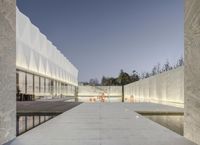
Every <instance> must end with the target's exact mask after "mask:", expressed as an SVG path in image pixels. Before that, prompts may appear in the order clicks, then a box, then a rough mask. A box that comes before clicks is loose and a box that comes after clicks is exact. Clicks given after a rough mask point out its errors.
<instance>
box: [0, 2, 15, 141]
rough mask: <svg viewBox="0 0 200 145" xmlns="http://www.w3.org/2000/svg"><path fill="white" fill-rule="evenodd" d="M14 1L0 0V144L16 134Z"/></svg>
mask: <svg viewBox="0 0 200 145" xmlns="http://www.w3.org/2000/svg"><path fill="white" fill-rule="evenodd" d="M15 31H16V1H15V0H0V144H3V143H5V142H7V141H9V140H11V139H13V138H14V137H15V134H16V32H15Z"/></svg>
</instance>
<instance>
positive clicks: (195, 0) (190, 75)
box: [184, 0, 200, 144]
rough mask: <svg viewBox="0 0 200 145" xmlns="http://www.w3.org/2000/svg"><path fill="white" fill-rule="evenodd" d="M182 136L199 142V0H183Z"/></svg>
mask: <svg viewBox="0 0 200 145" xmlns="http://www.w3.org/2000/svg"><path fill="white" fill-rule="evenodd" d="M184 29H185V64H184V66H185V69H184V77H185V79H184V95H185V117H184V118H185V121H184V136H185V137H186V138H188V139H190V140H192V141H194V142H196V143H197V144H200V0H185V28H184Z"/></svg>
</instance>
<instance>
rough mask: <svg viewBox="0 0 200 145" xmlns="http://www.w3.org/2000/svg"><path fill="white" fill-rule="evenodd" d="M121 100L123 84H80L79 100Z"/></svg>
mask: <svg viewBox="0 0 200 145" xmlns="http://www.w3.org/2000/svg"><path fill="white" fill-rule="evenodd" d="M102 99H103V101H104V102H121V101H122V87H121V86H79V87H78V101H80V102H99V101H102Z"/></svg>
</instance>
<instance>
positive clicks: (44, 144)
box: [9, 103, 194, 145]
mask: <svg viewBox="0 0 200 145" xmlns="http://www.w3.org/2000/svg"><path fill="white" fill-rule="evenodd" d="M150 110H152V111H156V110H159V111H162V110H163V111H166V110H167V111H169V110H171V111H174V112H177V111H180V110H181V109H179V108H176V107H172V108H171V107H169V106H164V105H156V104H147V103H141V104H128V103H95V104H88V103H83V104H81V105H79V106H77V107H75V108H73V109H71V110H69V111H67V112H64V113H63V114H61V115H59V116H57V117H55V118H54V119H52V120H50V121H48V122H47V123H44V124H42V125H40V126H38V127H36V128H34V129H33V130H30V131H28V132H27V133H25V134H23V135H21V136H19V137H17V138H16V139H15V140H14V141H13V142H11V143H9V145H194V143H192V142H190V141H188V140H187V139H185V138H184V137H183V136H180V135H178V134H176V133H174V132H172V131H170V130H169V129H167V128H165V127H162V126H160V125H159V124H157V123H155V122H153V121H150V120H149V119H146V118H145V117H142V116H141V115H139V114H138V113H136V112H135V111H150ZM182 111H183V110H182Z"/></svg>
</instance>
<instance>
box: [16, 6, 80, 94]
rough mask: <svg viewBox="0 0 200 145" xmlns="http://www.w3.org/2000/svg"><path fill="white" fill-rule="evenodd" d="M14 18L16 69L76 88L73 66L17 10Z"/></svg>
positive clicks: (76, 80) (75, 75)
mask: <svg viewBox="0 0 200 145" xmlns="http://www.w3.org/2000/svg"><path fill="white" fill-rule="evenodd" d="M16 17H17V18H16V32H17V33H16V39H17V41H16V46H17V56H16V57H17V60H16V66H17V69H20V70H23V71H26V72H31V73H34V74H37V75H40V76H45V77H48V78H52V79H54V80H57V81H59V82H63V83H66V84H71V85H74V86H77V85H78V79H77V78H78V70H77V69H76V68H75V67H74V65H73V64H72V63H71V62H70V61H69V60H68V59H67V58H66V57H65V56H64V55H63V54H62V53H61V52H60V51H59V50H58V49H57V48H56V47H55V46H54V45H53V44H52V43H51V42H50V41H49V40H48V39H47V38H46V36H45V35H43V34H42V33H41V32H40V31H39V29H38V28H37V27H36V26H35V25H33V24H32V23H31V21H30V20H29V18H28V17H26V16H25V15H24V14H22V13H21V12H20V11H19V10H18V9H17V12H16ZM58 91H59V90H58ZM58 93H59V92H58Z"/></svg>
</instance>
